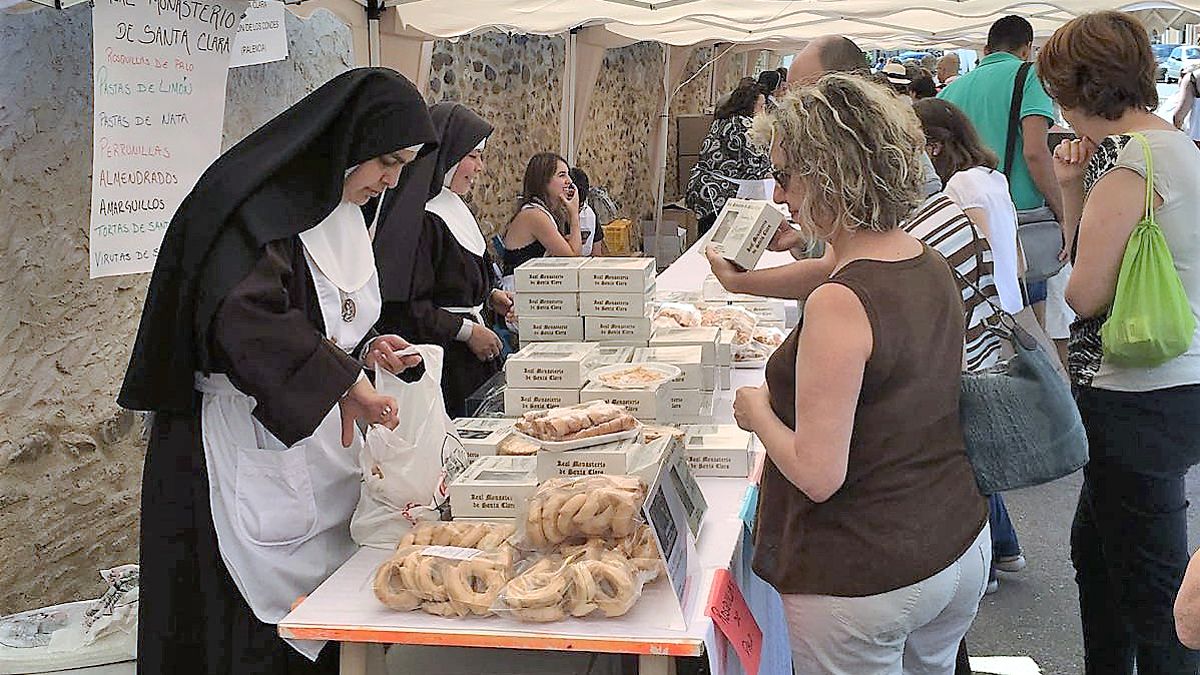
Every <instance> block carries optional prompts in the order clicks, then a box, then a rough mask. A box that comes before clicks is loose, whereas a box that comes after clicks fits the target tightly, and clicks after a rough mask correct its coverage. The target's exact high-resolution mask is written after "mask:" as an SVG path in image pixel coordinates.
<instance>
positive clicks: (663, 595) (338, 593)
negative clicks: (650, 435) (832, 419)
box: [279, 242, 791, 675]
mask: <svg viewBox="0 0 1200 675" xmlns="http://www.w3.org/2000/svg"><path fill="white" fill-rule="evenodd" d="M702 245H703V242H698V243H697V244H696V245H695V246H693V247H692V249H690V250H689V251H687V252H686V253H685V254H684V255H683V256H682V257H681V258H680V259H679V260H678V261H677V262H676V263H675V264H674V265H672V266H671V268H670V269H668V270H665V271H664V272H663V274H661V275H659V282H658V283H659V288H663V289H669V290H686V289H698V288H699V287H700V286H701V284H702V283H703V279H704V276H705V275H706V274H707V271H708V264H707V261H706V260H704V258H703V255H702V254H700V253H699V251H700V247H701V246H702ZM788 259H789V260H790V258H788ZM782 261H783V260H782V259H781V258H779V257H778V256H771V257H769V258H767V259H765V260H764V263H762V264H760V266H769V265H772V264H779V263H780V262H782ZM732 380H733V381H732V384H733V387H732V388H731V389H730V390H729V391H718V392H717V394H716V396H715V397H714V403H713V418H714V419H713V422H714V423H718V424H728V423H732V422H733V394H734V391H736V390H737V388H738V387H739V386H747V385H758V384H761V383H762V382H763V370H762V369H761V368H757V369H741V370H734V371H733V373H732ZM756 443H757V441H756ZM755 450H756V452H755V455H754V457H755V461H754V462H753V465H754V466H755V467H756V468H755V470H754V471H753V472H752V478H699V479H697V482H698V483H699V484H700V488H701V490H702V491H703V492H704V496H705V499H706V500H707V501H708V512H707V514H706V515H705V518H704V522H703V525H702V526H701V529H700V534H699V537H698V538H697V540H696V551H695V554H694V556H695V558H696V563H695V564H693V565H690V567H691V568H692V576H691V577H690V579H689V585H690V586H693V587H694V588H692V589H691V590H689V593H688V598H689V602H688V604H687V605H686V606H685V608H684V625H682V626H667V625H664V622H665V621H666V619H664V617H666V616H670V614H671V612H670V611H668V610H670V608H671V603H676V600H675V597H674V595H673V593H672V591H671V588H670V585H669V584H667V583H665V581H660V582H657V583H654V584H651V585H648V586H646V588H645V589H644V591H643V595H642V597H641V599H639V601H638V603H637V604H636V605H635V606H634V608H633V609H632V610H631V611H630V612H629V613H628V614H626V615H625V616H622V617H618V618H613V619H574V618H569V617H568V618H567V619H565V620H563V621H558V622H554V623H550V624H528V623H521V622H518V621H514V620H512V619H506V618H503V617H470V618H465V619H448V618H442V617H436V616H431V615H428V614H425V613H423V612H395V611H392V610H389V609H387V608H386V607H384V606H383V605H382V604H381V603H380V602H379V601H378V600H377V599H376V598H375V596H374V593H373V592H372V590H371V581H372V579H373V577H374V572H375V569H376V568H377V567H378V566H379V564H380V563H382V562H383V561H384V560H385V559H386V558H387V557H388V556H389V555H390V551H386V550H380V549H369V548H363V549H360V550H359V551H358V553H356V554H355V555H354V556H353V557H352V558H350V560H349V561H347V562H346V563H345V564H344V565H343V566H342V567H341V568H339V569H338V570H337V571H336V572H335V573H334V574H333V575H332V576H331V577H330V578H329V579H328V580H326V581H325V583H323V584H321V586H320V587H319V588H317V589H316V590H315V591H314V592H313V593H312V594H311V595H309V596H308V597H307V598H305V599H304V601H303V602H302V603H300V604H299V605H298V606H297V607H296V608H295V609H293V611H292V612H291V613H290V614H288V615H287V616H286V617H284V619H283V620H282V621H281V622H280V623H279V633H280V635H282V636H283V637H286V638H294V639H306V640H332V641H336V642H340V643H341V673H342V675H365V674H366V672H367V664H368V663H382V652H383V648H384V646H385V645H389V644H405V645H426V646H440V647H490V648H504V649H525V650H545V651H580V652H596V653H608V654H634V655H637V656H638V664H639V672H640V673H641V674H642V675H668V674H669V673H673V672H674V658H676V657H696V656H702V655H706V656H707V657H708V660H709V664H710V666H711V672H712V674H713V675H724V674H726V673H731V674H733V673H740V672H741V665H740V663H739V662H738V661H737V659H736V658H735V657H734V656H733V655H732V651H731V650H730V649H729V648H728V645H727V644H725V642H724V640H723V638H721V637H720V636H719V635H718V633H717V630H716V627H715V626H714V624H713V622H712V620H711V619H710V618H708V617H707V616H705V614H704V607H705V601H706V600H707V598H708V596H709V593H710V591H711V588H712V583H713V576H714V573H715V572H716V570H718V569H727V570H730V571H731V573H732V574H733V578H734V579H735V580H736V581H737V582H738V584H739V586H740V588H741V589H742V593H743V595H744V596H745V597H746V599H747V602H748V603H749V605H750V608H751V610H752V612H753V613H754V615H755V619H756V621H757V622H758V623H759V625H760V627H761V628H762V630H763V634H764V653H763V660H762V665H761V666H760V669H759V672H760V673H763V674H764V675H785V674H787V675H790V673H791V661H790V651H789V650H788V647H787V629H786V625H785V624H784V622H783V609H782V603H781V601H780V599H779V595H778V594H777V593H775V591H774V590H773V589H771V588H770V587H769V586H767V584H766V583H765V582H763V581H762V580H761V579H758V578H757V577H756V576H754V575H753V573H752V572H751V571H750V570H749V564H748V556H747V553H748V547H749V545H750V544H749V538H748V529H747V527H746V523H745V522H744V521H743V519H742V512H743V504H744V502H746V500H747V498H748V495H751V490H752V485H753V484H754V483H755V482H756V478H753V477H756V476H757V475H758V471H759V469H760V467H761V461H762V452H761V448H758V447H757V446H756V448H755ZM676 604H677V603H676Z"/></svg>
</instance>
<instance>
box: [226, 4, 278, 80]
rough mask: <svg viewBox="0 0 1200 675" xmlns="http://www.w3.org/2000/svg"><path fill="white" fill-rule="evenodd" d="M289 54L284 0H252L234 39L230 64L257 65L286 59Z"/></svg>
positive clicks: (232, 66) (233, 65)
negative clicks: (284, 20) (284, 18)
mask: <svg viewBox="0 0 1200 675" xmlns="http://www.w3.org/2000/svg"><path fill="white" fill-rule="evenodd" d="M287 57H288V38H287V28H286V27H285V26H284V23H283V3H282V2H278V1H277V0H250V7H249V8H248V9H246V16H245V17H244V18H243V19H242V23H241V24H239V25H238V29H237V36H236V37H235V38H234V39H233V53H232V54H231V55H230V59H229V67H230V68H237V67H239V66H253V65H257V64H259V63H271V62H272V61H282V60H284V59H286V58H287Z"/></svg>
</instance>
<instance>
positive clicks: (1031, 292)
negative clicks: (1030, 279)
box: [1021, 281, 1046, 307]
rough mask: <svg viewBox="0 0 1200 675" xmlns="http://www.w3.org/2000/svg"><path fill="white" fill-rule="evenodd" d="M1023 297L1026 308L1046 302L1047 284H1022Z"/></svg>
mask: <svg viewBox="0 0 1200 675" xmlns="http://www.w3.org/2000/svg"><path fill="white" fill-rule="evenodd" d="M1021 297H1022V298H1023V299H1024V300H1025V306H1026V307H1028V306H1030V305H1036V304H1038V303H1039V302H1045V301H1046V282H1045V281H1038V282H1036V283H1032V284H1021Z"/></svg>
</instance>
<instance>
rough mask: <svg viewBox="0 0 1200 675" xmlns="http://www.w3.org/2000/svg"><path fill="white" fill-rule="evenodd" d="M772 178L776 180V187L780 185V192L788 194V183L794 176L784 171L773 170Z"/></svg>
mask: <svg viewBox="0 0 1200 675" xmlns="http://www.w3.org/2000/svg"><path fill="white" fill-rule="evenodd" d="M771 178H773V179H775V185H778V186H779V189H780V190H783V191H784V192H787V189H788V183H789V182H791V180H792V174H790V173H788V172H787V171H784V170H783V169H775V168H772V169H771Z"/></svg>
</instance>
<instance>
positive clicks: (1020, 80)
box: [1003, 61, 1033, 176]
mask: <svg viewBox="0 0 1200 675" xmlns="http://www.w3.org/2000/svg"><path fill="white" fill-rule="evenodd" d="M1031 67H1033V64H1032V63H1030V62H1028V61H1026V62H1025V63H1022V64H1021V67H1020V68H1017V78H1016V79H1015V80H1013V93H1012V105H1011V106H1009V108H1008V140H1006V141H1005V143H1004V169H1003V171H1004V175H1005V176H1012V165H1013V153H1014V152H1015V151H1016V149H1017V133H1018V128H1019V127H1020V125H1021V103H1023V102H1024V100H1025V80H1027V79H1028V78H1029V69H1030V68H1031Z"/></svg>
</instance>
